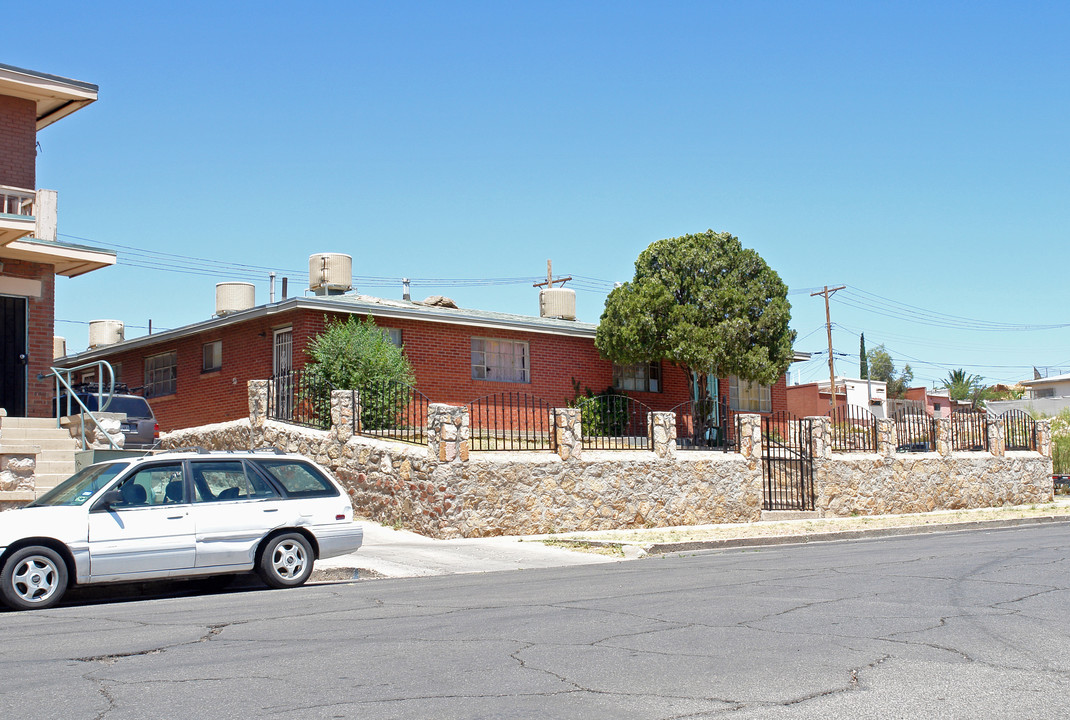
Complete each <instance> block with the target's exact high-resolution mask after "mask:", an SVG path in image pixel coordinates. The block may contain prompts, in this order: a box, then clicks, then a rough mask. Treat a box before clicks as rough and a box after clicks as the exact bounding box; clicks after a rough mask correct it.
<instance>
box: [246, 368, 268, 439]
mask: <svg viewBox="0 0 1070 720" xmlns="http://www.w3.org/2000/svg"><path fill="white" fill-rule="evenodd" d="M269 384H270V383H269V381H268V380H250V381H249V385H248V386H249V447H250V448H255V447H259V446H260V444H261V442H262V441H263V437H264V421H265V420H266V419H267V407H268V385H269Z"/></svg>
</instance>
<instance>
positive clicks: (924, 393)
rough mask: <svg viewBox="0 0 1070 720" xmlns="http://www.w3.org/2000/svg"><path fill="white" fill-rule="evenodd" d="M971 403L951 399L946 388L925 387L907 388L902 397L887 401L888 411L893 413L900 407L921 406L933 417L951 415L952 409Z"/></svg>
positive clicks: (964, 406) (966, 406) (965, 406)
mask: <svg viewBox="0 0 1070 720" xmlns="http://www.w3.org/2000/svg"><path fill="white" fill-rule="evenodd" d="M970 405H971V403H970V402H969V401H966V400H952V399H951V396H950V395H949V394H948V391H947V390H946V389H930V388H926V387H913V388H907V389H906V391H905V392H904V393H903V398H902V399H891V400H889V401H888V412H889V413H892V414H894V413H895V411H896V410H898V409H899V408H900V407H904V406H909V407H919V406H920V407H923V408H925V412H927V413H928V414H929V415H932V416H933V417H951V413H952V412H953V411H954V410H957V409H960V408H968V407H970Z"/></svg>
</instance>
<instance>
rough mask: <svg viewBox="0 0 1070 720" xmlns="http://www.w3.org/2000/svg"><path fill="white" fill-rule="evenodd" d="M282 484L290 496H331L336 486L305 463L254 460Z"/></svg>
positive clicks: (335, 490) (335, 493) (334, 492)
mask: <svg viewBox="0 0 1070 720" xmlns="http://www.w3.org/2000/svg"><path fill="white" fill-rule="evenodd" d="M256 464H257V465H259V466H260V467H261V468H263V469H264V470H266V471H267V472H268V473H269V474H270V475H271V477H273V478H275V480H276V481H278V483H279V485H282V487H283V489H284V490H285V491H286V494H287V495H289V496H290V497H331V496H335V495H337V494H338V490H337V488H335V487H334V485H333V484H331V482H330V481H329V480H327V478H325V477H323V475H322V474H321V473H320V472H318V471H317V470H316V468H314V467H312V466H311V465H308V464H307V463H302V462H297V461H294V460H258V461H257V462H256Z"/></svg>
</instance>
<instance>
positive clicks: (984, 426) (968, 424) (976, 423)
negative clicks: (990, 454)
mask: <svg viewBox="0 0 1070 720" xmlns="http://www.w3.org/2000/svg"><path fill="white" fill-rule="evenodd" d="M951 449H952V450H955V451H958V452H981V451H986V450H988V413H987V412H985V411H984V410H952V411H951Z"/></svg>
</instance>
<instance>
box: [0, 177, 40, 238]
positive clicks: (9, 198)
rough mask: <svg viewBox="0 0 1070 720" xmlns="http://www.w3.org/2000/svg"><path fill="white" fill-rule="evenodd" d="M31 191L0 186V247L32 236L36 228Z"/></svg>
mask: <svg viewBox="0 0 1070 720" xmlns="http://www.w3.org/2000/svg"><path fill="white" fill-rule="evenodd" d="M36 201H37V193H36V192H34V191H33V190H26V189H23V188H15V187H8V186H7V185H0V246H3V245H7V244H8V243H10V242H13V241H15V240H18V239H19V238H21V237H25V236H26V235H32V234H33V232H34V230H35V229H36V227H37V218H36V217H34V204H35V203H36Z"/></svg>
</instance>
